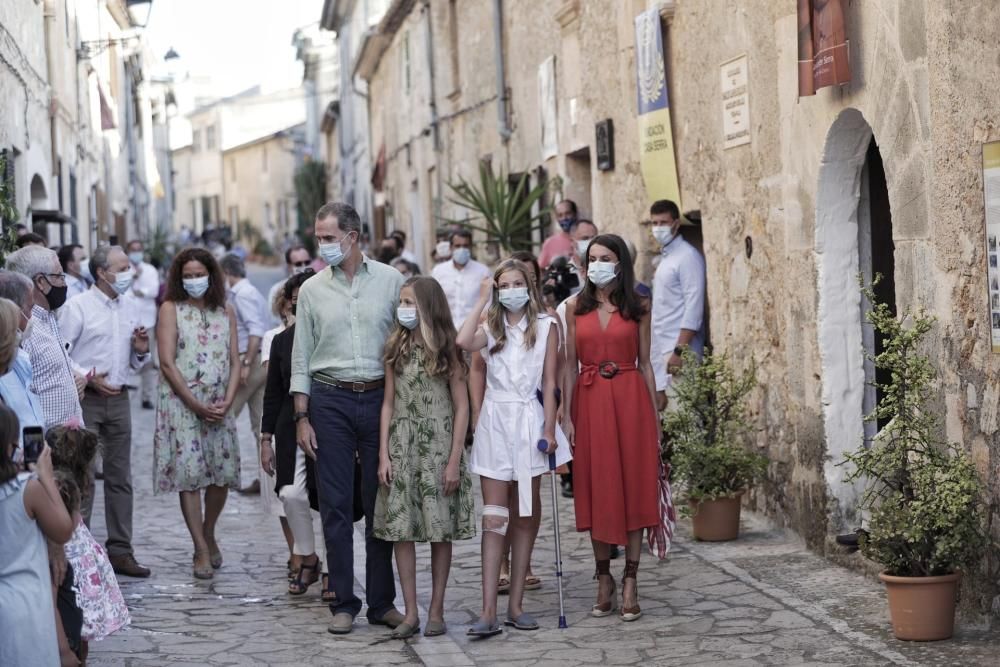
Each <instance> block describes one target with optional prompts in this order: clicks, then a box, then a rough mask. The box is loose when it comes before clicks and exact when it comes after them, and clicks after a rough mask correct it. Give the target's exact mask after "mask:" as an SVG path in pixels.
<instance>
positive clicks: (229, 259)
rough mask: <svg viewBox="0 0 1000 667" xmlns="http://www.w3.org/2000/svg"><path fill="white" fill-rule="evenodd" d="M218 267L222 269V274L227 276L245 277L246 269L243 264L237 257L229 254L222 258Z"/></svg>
mask: <svg viewBox="0 0 1000 667" xmlns="http://www.w3.org/2000/svg"><path fill="white" fill-rule="evenodd" d="M219 265H220V266H221V267H222V272H223V273H224V274H226V275H227V276H236V277H237V278H246V277H247V267H246V265H245V264H243V260H242V259H240V256H239V255H234V254H233V253H229V254H228V255H226V256H225V257H223V258H222V261H220V262H219Z"/></svg>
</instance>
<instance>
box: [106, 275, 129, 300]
mask: <svg viewBox="0 0 1000 667" xmlns="http://www.w3.org/2000/svg"><path fill="white" fill-rule="evenodd" d="M133 278H134V274H133V273H132V269H125V270H124V271H121V272H119V273H116V274H115V281H114V282H110V281H105V282H107V283H108V284H109V285H111V288H112V289H113V290H114V291H115V292H117V293H118V294H119V295H122V294H125V293H126V292H128V288H129V287H131V286H132V280H133Z"/></svg>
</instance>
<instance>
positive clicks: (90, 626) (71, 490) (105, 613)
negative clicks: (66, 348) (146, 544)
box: [45, 423, 131, 663]
mask: <svg viewBox="0 0 1000 667" xmlns="http://www.w3.org/2000/svg"><path fill="white" fill-rule="evenodd" d="M45 440H46V442H48V445H49V448H50V449H51V450H52V462H53V467H54V469H55V479H56V484H57V485H58V487H59V495H60V496H61V497H62V500H63V503H64V504H65V506H66V511H67V512H69V514H70V517H72V520H73V525H74V529H73V536H72V537H70V539H69V541H68V542H67V543H66V544H65V545H64V546H63V550H64V551H65V553H66V561H67V562H68V563H69V564H70V565H71V566H72V568H73V592H74V593H76V604H77V606H78V607H79V608H80V611H81V612H83V627H82V629H81V631H80V639H81V641H82V644H81V648H80V655H81V660H82V661H83V662H84V663H85V662H86V660H87V651H88V643H89V642H95V641H100V640H102V639H104V638H105V637H107V636H108V635H110V634H112V633H113V632H117V631H118V630H121V629H122V628H125V627H127V626H128V625H129V623H131V617H130V616H129V612H128V607H127V606H126V604H125V599H124V598H123V597H122V593H121V589H120V588H119V587H118V580H117V579H116V578H115V572H114V569H113V568H112V567H111V562H110V561H109V560H108V554H107V552H105V550H104V547H102V546H101V545H100V543H98V542H97V540H95V539H94V536H93V535H91V534H90V530H88V529H87V524H85V523H84V522H83V517H82V516H81V515H80V496H81V493H82V492H84V490H86V491H85V492H87V493H93V490H92V489H87V487H86V484H87V483H88V480H89V476H88V474H87V470H88V469H89V468H90V465H91V462H92V461H93V458H94V455H95V454H96V452H97V434H96V433H94V432H93V431H90V430H87V429H85V428H82V427H81V426H80V425H79V424H78V423H74V424H69V425H66V426H56V427H54V428H51V429H49V430H48V432H47V433H46V434H45Z"/></svg>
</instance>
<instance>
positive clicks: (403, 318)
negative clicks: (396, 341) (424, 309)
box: [396, 306, 420, 331]
mask: <svg viewBox="0 0 1000 667" xmlns="http://www.w3.org/2000/svg"><path fill="white" fill-rule="evenodd" d="M396 319H397V320H399V323H400V324H402V325H403V326H404V327H406V328H407V329H410V330H411V331H412V330H413V329H416V328H417V324H419V323H420V317H419V316H418V315H417V309H416V308H415V307H414V306H400V307H399V308H397V309H396Z"/></svg>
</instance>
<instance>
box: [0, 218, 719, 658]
mask: <svg viewBox="0 0 1000 667" xmlns="http://www.w3.org/2000/svg"><path fill="white" fill-rule="evenodd" d="M555 214H556V215H555V218H556V223H557V225H558V231H556V233H555V234H553V235H552V236H550V237H549V238H548V239H547V240H546V241H545V243H544V245H543V246H542V250H541V254H540V255H539V256H538V258H537V259H536V258H535V257H534V256H533V255H532V254H531V253H529V252H525V251H521V252H515V253H512V254H511V255H510V256H509V257H508V258H505V259H503V260H502V261H501V262H499V264H498V266H497V267H496V268H492V269H491V268H490V267H487V266H486V265H485V264H483V263H480V262H479V261H477V260H476V259H475V258H474V257H473V254H474V251H475V246H474V243H473V237H472V234H471V233H470V232H469V231H467V230H464V229H459V228H456V229H452V230H449V231H448V232H446V233H445V234H442V235H440V236H439V238H438V241H437V244H436V245H435V247H434V249H433V252H432V261H433V263H434V265H433V267H432V269H431V271H430V276H429V277H425V276H424V275H423V273H422V271H421V267H420V266H419V263H418V261H417V257H416V256H415V255H414V254H413V253H412V252H411V251H410V250H409V249H408V247H407V237H406V234H405V233H403V232H401V231H396V232H392V233H391V234H390V235H389V236H388V237H386V238H385V239H383V240H381V241H380V243H379V245H378V246H377V247H372V246H371V245H370V243H369V240H368V238H367V235H366V234H365V233H364V232H363V231H362V229H361V225H360V221H359V220H358V219H357V214H356V213H354V212H353V209H351V208H350V207H347V206H345V205H340V204H331V205H327V206H325V207H323V209H321V210H320V212H319V213H318V215H317V220H316V226H315V238H314V239H311V240H312V241H314V242H315V244H316V248H317V253H316V256H314V255H313V254H312V253H311V252H310V251H309V250H308V249H307V248H306V246H304V245H301V244H300V243H298V242H297V241H296V240H294V239H288V240H287V241H286V243H285V244H284V251H283V258H284V265H285V269H286V276H285V277H284V278H283V279H282V280H280V281H278V282H277V283H276V284H275V285H274V286H273V287H272V288H271V289H270V290H269V291H268V294H267V296H266V297H265V296H264V294H263V293H262V292H261V291H259V290H258V289H257V288H256V287H255V286H254V285H253V284H251V283H250V281H249V280H248V278H247V268H246V263H245V260H246V253H243V252H240V251H239V248H238V247H237V248H234V247H229V249H228V250H227V247H226V245H224V242H225V241H226V240H224V239H220V238H218V236H217V235H211V234H210V235H208V236H207V237H205V236H202V237H200V238H195V237H193V235H191V234H190V233H187V234H186V235H185V234H182V235H181V237H180V238H179V239H178V248H179V249H178V252H177V253H176V255H175V256H173V257H172V258H171V260H170V261H169V263H167V262H163V264H162V265H153V264H151V263H150V261H149V260H150V257H149V256H148V255H147V254H146V253H145V251H144V247H143V243H142V241H140V240H131V241H129V242H128V243H127V244H126V245H125V246H124V247H121V246H118V245H108V244H104V245H99V246H97V247H96V248H93V249H92V252H91V253H90V256H89V257H87V256H86V255H85V253H84V250H83V248H81V247H80V246H79V245H75V244H70V245H66V246H63V247H61V248H59V249H58V250H53V249H50V248H48V247H46V241H45V239H44V238H42V237H41V236H38V235H35V234H32V233H30V232H28V231H27V230H23V229H22V230H20V231H21V232H22V233H21V234H20V236H19V237H18V239H17V246H18V249H17V250H15V251H13V252H11V253H10V254H9V255H8V256H7V257H6V258H5V267H4V269H3V270H0V401H2V406H0V438H3V439H4V440H3V442H2V443H0V444H2V445H3V446H4V447H5V448H6V449H5V452H4V456H2V457H0V519H2V521H0V587H2V588H3V590H4V591H5V598H4V604H3V605H0V623H2V624H4V626H5V627H13V623H14V622H15V619H17V627H18V628H19V631H18V632H16V633H8V639H9V641H6V640H5V641H4V642H0V664H12V665H16V664H55V663H56V662H61V664H79V663H80V662H83V661H85V660H86V656H87V651H88V643H89V642H92V641H97V640H100V639H102V638H103V637H106V636H107V635H108V634H110V633H112V632H115V631H117V630H119V629H121V628H122V627H125V626H126V625H127V624H128V623H129V616H128V609H127V607H126V606H125V604H124V601H123V599H122V596H121V593H120V591H119V589H118V584H117V581H116V576H129V577H147V576H149V575H150V570H149V569H148V568H146V567H145V566H143V565H142V564H141V563H140V562H139V560H137V558H136V556H135V553H134V550H133V547H132V542H133V539H132V528H133V525H132V524H133V522H132V506H133V497H132V475H131V451H132V411H131V401H130V392H133V391H138V392H139V393H140V395H139V400H138V403H139V404H140V406H141V409H143V410H152V411H154V415H155V423H156V426H155V435H154V442H153V450H154V473H153V486H154V491H155V492H156V493H177V494H179V498H180V504H181V510H182V516H183V519H184V521H185V524H186V526H187V528H188V530H189V532H190V535H191V539H192V546H193V557H192V574H193V576H194V577H196V578H199V579H211V578H213V577H214V576H215V573H216V572H217V571H218V570H219V568H221V567H222V564H223V555H222V550H221V547H220V545H219V542H218V540H217V539H216V528H217V522H218V520H219V517H220V515H221V514H222V510H223V508H224V505H225V502H226V499H227V495H228V491H229V489H238V490H242V491H244V492H249V493H255V492H259V493H261V500H262V502H263V504H264V506H265V508H266V510H267V512H268V513H269V514H273V515H275V516H278V517H279V520H280V525H281V528H282V531H283V533H284V535H285V538H286V541H287V546H288V551H289V558H288V563H287V565H288V567H287V578H288V592H289V594H291V595H302V594H304V593H305V592H306V591H307V590H308V589H309V587H310V586H311V585H312V584H313V583H316V582H319V581H321V588H322V590H321V597H322V599H323V601H324V602H326V603H329V604H330V606H331V610H332V611H333V612H334V623H333V625H331V627H330V631H331V632H334V633H344V632H349V631H350V629H351V622H352V621H353V617H354V616H355V615H356V614H357V613H359V611H360V601H359V600H358V598H357V597H355V596H354V593H353V583H352V582H353V556H352V555H351V550H350V549H349V548H345V547H344V546H343V545H344V544H345V540H346V544H348V545H349V544H350V542H351V537H350V526H351V524H353V522H354V521H356V520H359V519H361V518H364V519H365V522H366V545H367V549H368V558H367V563H368V567H367V572H366V575H367V584H368V585H367V587H366V588H367V591H368V603H369V610H368V618H369V622H371V623H374V624H382V625H388V626H391V627H393V628H395V632H394V636H399V637H406V636H410V635H412V634H413V633H414V632H416V631H417V629H418V628H417V623H418V622H419V621H418V619H417V618H416V611H415V610H416V602H415V583H414V581H415V579H414V576H415V573H414V568H415V561H414V551H413V548H414V547H413V545H414V543H415V542H421V541H429V542H431V543H432V555H433V558H434V563H433V568H432V569H433V574H434V590H433V597H432V601H431V607H430V611H431V619H429V622H428V623H427V625H426V627H425V634H426V635H428V636H433V635H435V634H442V633H444V632H445V630H446V628H445V626H444V622H443V616H442V614H443V599H444V593H445V590H444V582H445V580H446V579H447V572H448V564H449V563H450V559H451V549H450V543H451V541H453V540H455V539H464V538H468V537H471V536H472V535H474V534H475V533H476V529H475V525H474V523H473V522H474V516H473V514H474V511H473V508H474V503H473V502H472V500H471V496H470V493H471V481H470V476H469V474H470V472H471V473H475V474H478V475H479V476H480V479H481V482H482V491H483V498H484V502H485V507H484V509H483V516H482V526H481V532H482V540H483V578H484V581H483V587H484V588H483V590H484V603H483V604H484V607H483V614H482V616H481V618H480V621H479V622H477V623H476V624H474V625H473V627H472V628H470V630H469V632H470V634H472V635H476V636H482V637H485V636H490V635H492V634H496V633H497V632H499V628H500V624H501V621H499V620H498V617H497V613H496V595H497V594H509V595H510V603H511V604H510V606H509V608H508V616H507V617H506V619H504V620H503V624H505V625H508V626H510V627H514V628H517V629H526V630H530V629H533V628H534V627H537V622H536V621H535V620H534V619H533V617H532V616H531V615H530V614H528V613H527V612H525V611H524V610H523V609H522V608H521V604H522V595H523V592H524V591H525V590H531V589H533V588H537V587H539V586H541V585H542V579H541V578H540V577H538V576H536V575H535V574H534V573H533V571H532V567H531V551H532V545H533V543H534V539H535V535H536V534H537V531H538V522H539V520H540V514H539V507H540V500H539V491H538V475H540V474H541V472H543V471H544V470H547V462H546V461H545V460H544V456H543V455H542V454H541V453H540V452H538V451H537V450H535V449H534V443H535V441H537V440H538V439H540V438H543V439H544V440H545V441H546V442H547V443H549V449H550V451H553V452H556V453H557V454H558V456H557V458H558V462H559V464H560V467H559V469H558V472H559V473H560V474H561V476H562V477H561V478H562V480H563V482H562V483H563V495H564V496H565V497H567V498H573V499H574V502H575V503H576V509H577V513H576V514H577V528H578V529H579V530H588V531H590V532H591V534H592V537H593V540H594V553H595V561H596V578H597V579H598V582H599V586H598V599H597V604H595V605H594V608H593V612H592V613H593V614H594V615H595V616H605V615H609V614H610V613H611V612H612V611H613V610H614V609H615V608H617V606H618V603H617V602H616V598H615V590H616V585H615V581H614V580H613V579H611V577H610V570H609V565H608V563H609V561H610V559H613V558H616V557H618V556H619V554H620V553H621V551H622V549H621V548H622V547H624V551H625V555H626V568H625V573H624V578H623V579H622V595H623V596H624V597H622V599H621V604H620V606H621V612H620V615H621V617H622V619H623V620H626V621H630V620H634V619H636V618H638V617H639V615H640V614H641V612H640V610H639V606H638V601H637V600H638V598H637V589H636V585H635V580H636V576H637V570H638V559H639V544H640V540H641V537H642V534H643V530H644V529H647V530H654V529H657V527H658V526H660V525H661V524H662V523H663V522H665V521H667V517H665V516H661V513H660V512H659V510H658V507H659V505H658V503H657V502H656V500H655V499H656V496H657V492H656V491H657V484H658V483H659V481H658V479H659V478H658V477H657V475H656V463H657V459H656V458H655V457H654V456H653V455H652V452H653V451H654V449H655V446H656V442H657V441H658V437H659V436H658V428H657V427H656V426H655V423H656V420H655V414H656V412H658V411H660V410H663V409H664V408H667V407H668V405H669V398H670V376H671V374H672V373H674V372H676V371H677V369H678V368H679V367H680V365H681V364H682V353H683V352H684V350H685V349H686V348H691V349H693V350H694V351H695V352H700V350H701V347H702V345H703V342H704V340H703V339H704V334H703V329H704V327H703V321H702V315H703V311H704V262H703V260H702V258H701V256H700V254H699V253H698V251H697V250H695V249H694V248H693V247H692V246H691V245H690V244H688V243H686V242H685V241H684V240H683V239H682V238H681V236H680V227H681V224H682V218H681V216H680V213H679V211H678V210H677V207H676V206H675V205H674V204H673V203H672V202H657V203H655V204H654V205H653V206H652V208H651V212H650V218H651V219H650V222H651V231H652V235H653V237H654V238H655V239H656V241H657V243H658V244H659V246H660V247H661V248H662V251H661V253H660V254H659V256H658V258H657V259H658V264H657V268H656V275H655V278H654V281H653V285H652V287H650V286H647V285H644V284H643V283H641V282H639V281H638V280H637V279H636V278H635V274H634V271H633V269H632V264H633V262H634V261H635V258H636V249H635V247H634V246H633V245H632V244H631V243H630V242H627V241H625V240H623V239H621V238H620V237H618V236H615V235H608V234H603V235H602V234H600V233H599V229H598V226H597V224H595V223H594V222H593V221H591V220H588V219H585V218H583V217H581V216H580V214H579V211H578V209H577V206H576V204H575V203H573V202H572V201H569V200H565V201H562V202H560V203H559V204H558V206H557V207H556V209H555ZM181 246H183V247H181ZM611 387H614V388H615V394H614V398H612V394H611V393H610V391H611ZM647 395H648V400H647V399H644V398H643V396H647ZM623 396H628V397H629V399H628V400H627V401H623V400H622V397H623ZM647 403H648V405H647ZM609 406H610V407H609ZM619 406H620V407H619ZM643 406H645V407H643ZM609 410H610V412H609ZM244 411H245V412H247V413H248V414H249V419H250V425H251V427H252V430H253V432H254V435H255V443H256V445H257V450H256V451H255V452H254V453H253V454H252V455H251V456H253V457H254V458H256V459H257V460H256V464H257V467H258V475H257V477H258V479H256V480H252V481H251V482H250V484H248V485H246V486H243V485H242V480H241V476H240V462H241V456H240V446H239V441H238V438H237V437H236V427H235V424H236V420H237V419H240V418H242V413H243V412H244ZM654 431H655V433H654ZM636 443H641V444H636ZM470 446H471V450H470ZM525 446H527V447H528V450H530V451H529V452H528V453H525V451H528V450H525V449H524V447H525ZM612 450H614V451H612ZM531 452H534V454H532V453H531ZM571 452H572V454H573V455H572V456H571V455H570V454H571ZM242 458H243V459H245V458H246V457H245V456H244V457H242ZM571 459H574V460H573V461H571ZM594 470H600V471H601V478H600V479H598V478H597V476H595V474H593V472H592V471H594ZM529 478H530V479H531V482H532V483H530V484H528V483H526V480H528V479H529ZM99 480H100V481H102V484H103V498H104V516H105V525H106V532H107V535H106V541H105V542H104V543H103V544H100V543H98V542H97V541H96V540H95V539H94V538H93V537H92V536H91V534H90V532H89V530H88V526H89V525H90V520H91V516H92V512H93V506H94V498H95V488H96V482H97V481H99ZM518 481H520V482H521V483H520V484H518ZM508 527H509V532H508ZM334 546H336V547H337V548H334ZM393 551H394V552H395V558H396V564H397V571H398V574H399V578H400V582H401V583H402V586H403V593H404V599H405V602H406V613H405V615H404V614H401V613H400V612H398V611H396V609H395V607H394V597H395V587H394V584H393V575H392V569H391V567H392V566H391V555H392V553H393ZM8 600H10V603H8ZM26 617H30V618H31V619H32V620H31V622H29V623H25V622H23V619H24V618H26ZM12 637H14V638H16V640H15V639H12ZM28 656H30V660H29V659H28Z"/></svg>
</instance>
